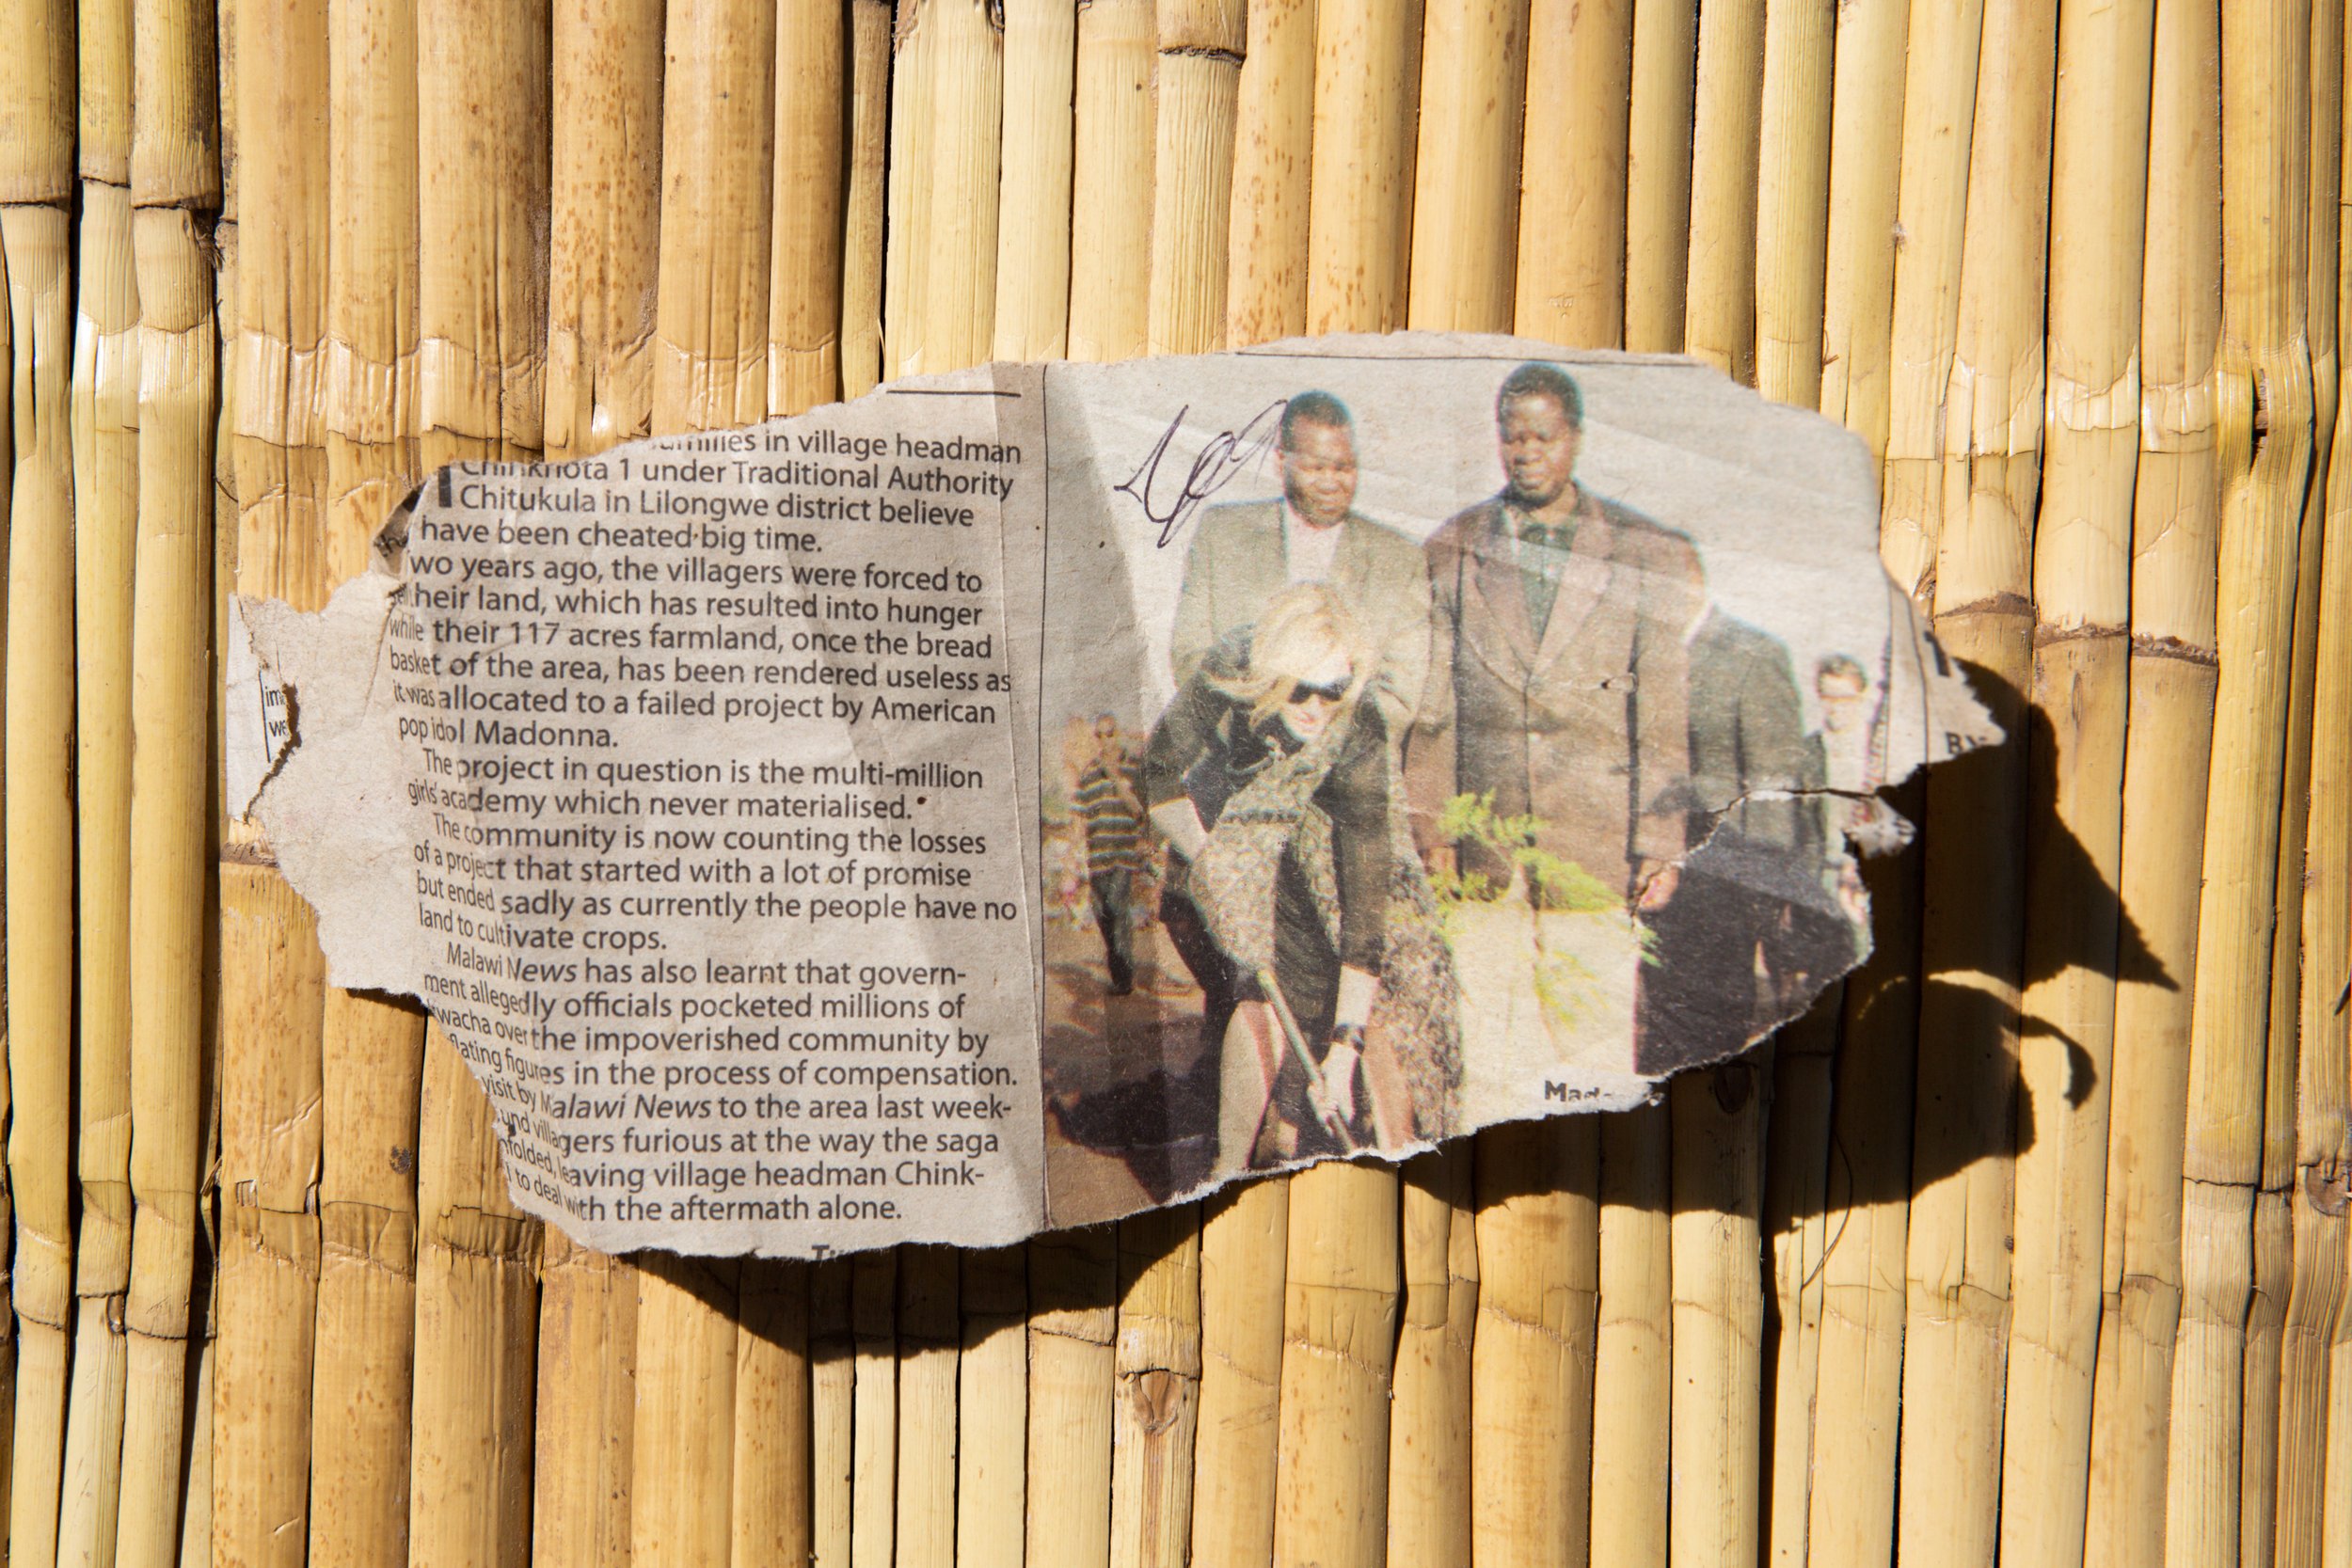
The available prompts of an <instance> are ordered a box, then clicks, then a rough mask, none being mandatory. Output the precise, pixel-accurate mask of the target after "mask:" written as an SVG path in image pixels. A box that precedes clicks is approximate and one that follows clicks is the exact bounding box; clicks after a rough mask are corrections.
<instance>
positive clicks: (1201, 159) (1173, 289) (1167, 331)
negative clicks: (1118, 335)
mask: <svg viewBox="0 0 2352 1568" xmlns="http://www.w3.org/2000/svg"><path fill="white" fill-rule="evenodd" d="M1247 48H1248V6H1247V5H1245V4H1242V3H1241V0H1172V3H1171V4H1169V5H1167V6H1164V7H1162V8H1161V9H1160V13H1159V83H1158V87H1157V89H1156V90H1157V96H1158V99H1159V104H1158V118H1159V126H1158V131H1157V140H1156V143H1155V146H1154V149H1153V152H1152V169H1153V174H1154V177H1155V178H1154V190H1153V193H1152V282H1151V293H1150V298H1149V300H1148V302H1147V309H1146V312H1145V314H1146V328H1147V330H1146V337H1147V340H1148V345H1149V347H1150V350H1151V352H1152V353H1153V354H1206V353H1209V352H1211V351H1212V350H1215V349H1218V348H1222V347H1223V346H1224V344H1225V300H1226V295H1227V293H1228V288H1227V284H1228V277H1227V266H1228V262H1229V260H1230V254H1231V250H1232V215H1233V135H1234V131H1235V122H1236V118H1237V116H1238V115H1239V112H1240V107H1241V72H1242V61H1243V57H1244V51H1245V50H1246V49H1247Z"/></svg>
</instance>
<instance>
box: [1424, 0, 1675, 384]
mask: <svg viewBox="0 0 2352 1568" xmlns="http://www.w3.org/2000/svg"><path fill="white" fill-rule="evenodd" d="M1522 14H1524V15H1525V17H1526V19H1527V26H1526V33H1525V37H1526V44H1525V48H1526V51H1527V54H1526V60H1525V68H1524V69H1525V73H1526V86H1525V91H1524V94H1522V93H1521V92H1520V91H1519V90H1518V85H1517V84H1516V83H1515V82H1511V81H1507V80H1506V81H1502V82H1499V83H1497V84H1495V86H1494V87H1491V88H1489V89H1487V90H1489V91H1491V92H1493V93H1494V94H1495V95H1496V96H1497V97H1499V98H1500V99H1501V100H1502V103H1503V104H1504V105H1507V106H1508V107H1510V108H1517V107H1518V105H1519V104H1520V103H1524V104H1525V111H1524V116H1523V118H1524V119H1525V122H1526V152H1525V158H1524V166H1523V169H1521V170H1520V173H1521V176H1522V177H1521V180H1520V182H1519V202H1518V213H1517V214H1516V215H1515V217H1514V216H1513V215H1505V216H1504V218H1503V220H1502V222H1500V223H1486V224H1476V225H1475V226H1470V227H1465V228H1464V229H1463V230H1461V231H1460V232H1459V233H1457V234H1456V235H1455V236H1454V240H1453V243H1454V244H1456V245H1465V244H1467V245H1483V244H1491V245H1493V246H1494V248H1495V252H1496V254H1497V256H1498V257H1502V256H1507V255H1509V254H1510V252H1511V250H1512V249H1513V248H1514V246H1513V245H1511V244H1510V243H1509V242H1510V241H1511V240H1512V239H1513V238H1514V237H1515V238H1516V240H1517V245H1516V248H1517V250H1518V286H1517V289H1516V291H1515V293H1516V296H1517V297H1516V307H1517V309H1516V310H1515V312H1514V314H1515V316H1516V325H1517V328H1518V331H1520V332H1523V333H1526V334H1528V335H1529V336H1531V337H1536V338H1545V339H1549V340H1550V341H1554V342H1563V343H1576V344H1580V345H1583V344H1605V345H1614V344H1615V343H1616V342H1617V341H1619V340H1620V339H1622V338H1623V337H1624V335H1625V299H1626V286H1625V277H1626V243H1627V238H1628V230H1627V221H1628V210H1629V209H1628V196H1629V183H1628V182H1629V164H1628V154H1629V146H1630V144H1629V136H1630V135H1631V119H1630V111H1629V109H1627V108H1626V107H1625V105H1626V104H1627V103H1629V96H1628V95H1629V90H1630V88H1631V85H1632V73H1633V24H1634V7H1633V5H1632V3H1631V0H1607V3H1605V4H1592V5H1588V4H1563V3H1562V0H1535V3H1534V5H1533V6H1532V7H1529V8H1525V9H1524V10H1523V13H1522ZM1517 128H1518V127H1517V126H1516V125H1514V126H1512V127H1511V129H1513V130H1516V129H1517ZM1428 130H1429V127H1428V125H1427V124H1426V122H1424V125H1423V131H1424V135H1425V134H1426V133H1427V132H1428ZM1440 134H1441V135H1443V134H1445V133H1442V132H1441V133H1440ZM1501 172H1502V175H1503V176H1504V178H1506V179H1507V178H1508V177H1509V175H1510V173H1511V172H1512V166H1511V165H1510V164H1505V165H1503V166H1502V170H1501ZM1453 215H1454V214H1449V213H1447V212H1445V211H1443V210H1440V211H1439V212H1438V214H1435V215H1434V221H1436V222H1438V223H1445V222H1446V221H1447V219H1448V218H1449V217H1451V216H1453ZM1462 215H1463V216H1465V217H1474V214H1462ZM1417 227H1418V222H1417ZM1488 234H1491V235H1492V238H1491V239H1488V238H1486V236H1487V235H1488ZM1498 264H1499V265H1500V264H1501V263H1500V262H1498ZM1646 264H1647V260H1646V258H1645V265H1646Z"/></svg>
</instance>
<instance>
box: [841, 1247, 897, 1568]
mask: <svg viewBox="0 0 2352 1568" xmlns="http://www.w3.org/2000/svg"><path fill="white" fill-rule="evenodd" d="M897 1305H898V1253H897V1252H896V1251H895V1250H893V1251H888V1252H861V1253H859V1254H858V1255H857V1256H856V1257H854V1258H852V1259H850V1335H851V1337H852V1342H853V1343H854V1344H855V1346H856V1349H857V1382H856V1388H855V1394H854V1407H853V1411H852V1416H851V1426H850V1431H851V1433H852V1444H851V1448H850V1563H851V1565H852V1568H891V1565H892V1564H893V1563H894V1562H896V1561H897V1560H898V1532H897V1526H898V1317H897Z"/></svg>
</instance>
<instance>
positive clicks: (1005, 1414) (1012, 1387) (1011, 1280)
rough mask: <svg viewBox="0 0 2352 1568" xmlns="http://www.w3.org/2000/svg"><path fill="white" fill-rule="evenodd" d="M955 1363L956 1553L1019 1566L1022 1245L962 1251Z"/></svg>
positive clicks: (1025, 1374) (976, 1566) (1025, 1395)
mask: <svg viewBox="0 0 2352 1568" xmlns="http://www.w3.org/2000/svg"><path fill="white" fill-rule="evenodd" d="M1028 1298H1029V1281H1028V1263H1027V1259H1026V1258H1025V1256H1024V1255H1023V1252H1022V1249H1021V1248H1019V1247H1000V1248H997V1249H994V1250H993V1251H988V1252H971V1251H967V1252H965V1253H964V1254H963V1277H962V1280H961V1305H962V1308H963V1344H962V1355H961V1359H960V1360H959V1361H958V1362H957V1368H956V1377H957V1384H956V1418H957V1423H958V1436H957V1448H956V1560H957V1562H958V1563H959V1564H961V1565H964V1568H1020V1564H1021V1560H1022V1556H1023V1552H1024V1539H1025V1533H1026V1531H1025V1525H1024V1519H1025V1515H1026V1513H1027V1512H1028V1492H1027V1486H1026V1479H1027V1478H1026V1477H1025V1476H1024V1474H1023V1473H1022V1465H1023V1463H1024V1461H1025V1459H1026V1457H1027V1451H1028V1430H1029V1342H1028V1332H1027V1322H1026V1319H1027V1307H1028Z"/></svg>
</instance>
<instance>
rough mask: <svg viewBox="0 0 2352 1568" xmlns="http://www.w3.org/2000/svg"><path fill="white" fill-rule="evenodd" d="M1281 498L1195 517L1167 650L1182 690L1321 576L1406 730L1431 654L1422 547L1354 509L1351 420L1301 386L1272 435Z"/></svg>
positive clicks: (1341, 408)
mask: <svg viewBox="0 0 2352 1568" xmlns="http://www.w3.org/2000/svg"><path fill="white" fill-rule="evenodd" d="M1275 463H1276V465H1277V467H1279V469H1280V472H1281V476H1282V495H1281V499H1279V500H1257V501H1234V502H1230V503H1228V504H1226V505H1223V506H1213V507H1211V508H1209V509H1208V510H1207V511H1206V512H1204V513H1202V514H1201V516H1200V525H1199V527H1198V528H1197V529H1196V530H1195V531H1194V533H1193V539H1192V547H1191V549H1190V550H1189V551H1188V552H1187V553H1186V555H1185V557H1184V589H1183V592H1182V594H1181V595H1180V596H1179V598H1178V600H1177V604H1176V621H1175V625H1174V626H1173V628H1172V629H1171V631H1170V634H1169V639H1168V641H1169V647H1168V657H1169V662H1170V664H1172V665H1173V666H1174V673H1175V676H1176V687H1177V689H1178V690H1180V691H1181V690H1183V689H1184V684H1185V683H1186V682H1187V681H1189V680H1191V679H1192V677H1193V675H1194V673H1196V672H1197V671H1199V670H1200V664H1201V661H1202V660H1203V659H1204V658H1206V657H1208V654H1209V650H1210V649H1212V648H1214V647H1216V644H1217V642H1218V641H1219V640H1220V639H1222V638H1224V637H1227V636H1229V635H1230V634H1232V632H1234V631H1236V630H1239V629H1240V628H1241V627H1244V626H1248V625H1250V624H1251V623H1252V622H1254V621H1256V620H1257V619H1258V617H1259V615H1260V613H1261V612H1263V610H1264V609H1265V606H1266V601H1267V600H1269V599H1271V598H1273V597H1274V595H1275V594H1279V593H1280V592H1281V591H1282V590H1283V589H1285V588H1287V587H1290V586H1291V585H1292V584H1294V583H1301V582H1319V583H1322V584H1324V585H1325V586H1327V587H1328V588H1329V589H1330V590H1331V592H1332V593H1334V594H1337V595H1338V596H1339V598H1340V600H1341V602H1342V603H1343V604H1345V605H1346V606H1347V609H1348V612H1349V613H1350V614H1351V615H1352V616H1354V618H1355V620H1356V622H1357V624H1358V625H1359V626H1360V627H1361V628H1362V630H1363V632H1364V634H1365V635H1366V636H1367V637H1369V638H1370V639H1371V641H1372V644H1373V648H1374V651H1375V655H1376V657H1377V668H1376V669H1375V671H1374V672H1373V681H1374V684H1373V688H1372V689H1373V696H1374V699H1375V701H1376V702H1377V703H1378V704H1379V705H1380V712H1381V717H1382V718H1383V719H1384V720H1385V721H1387V723H1388V726H1389V733H1390V734H1391V736H1402V735H1403V734H1404V733H1405V725H1406V721H1409V720H1410V719H1411V717H1412V713H1413V707H1414V705H1415V703H1416V702H1417V701H1418V700H1419V698H1420V695H1421V686H1422V671H1423V667H1424V665H1425V664H1426V662H1427V659H1428V636H1429V575H1428V573H1427V572H1426V571H1425V570H1424V569H1423V568H1422V559H1421V551H1420V549H1419V548H1418V547H1417V546H1415V545H1414V544H1413V542H1412V541H1411V540H1409V539H1407V538H1406V537H1405V536H1404V535H1403V534H1401V533H1399V532H1397V531H1395V530H1393V529H1391V528H1386V527H1384V526H1382V525H1381V524H1379V523H1375V522H1374V521H1373V520H1372V519H1371V518H1369V517H1366V516H1364V515H1362V514H1361V513H1359V512H1357V511H1356V510H1355V505H1356V425H1355V420H1354V419H1353V418H1352V417H1351V416H1350V415H1349V413H1348V411H1347V405H1346V404H1343V403H1342V402H1340V400H1339V399H1337V398H1335V397H1333V396H1332V395H1331V394H1330V393H1328V392H1300V393H1297V394H1296V395H1295V396H1294V397H1292V398H1291V399H1290V401H1289V402H1288V403H1287V404H1284V406H1283V409H1282V420H1281V425H1280V428H1279V432H1278V434H1277V436H1276V441H1275Z"/></svg>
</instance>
